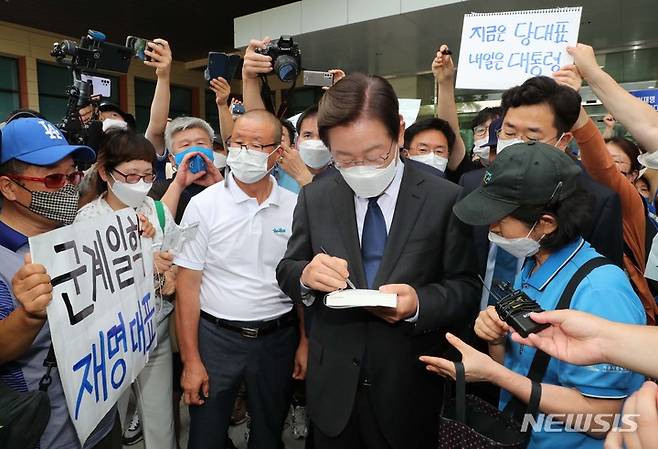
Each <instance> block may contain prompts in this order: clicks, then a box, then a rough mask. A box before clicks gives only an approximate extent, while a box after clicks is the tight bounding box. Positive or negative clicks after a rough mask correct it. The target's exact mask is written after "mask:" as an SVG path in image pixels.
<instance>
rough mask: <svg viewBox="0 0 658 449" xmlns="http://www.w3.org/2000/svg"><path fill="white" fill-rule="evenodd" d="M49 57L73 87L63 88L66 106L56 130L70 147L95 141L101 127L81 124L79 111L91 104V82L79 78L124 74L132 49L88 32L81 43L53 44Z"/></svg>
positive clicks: (95, 32) (92, 94)
mask: <svg viewBox="0 0 658 449" xmlns="http://www.w3.org/2000/svg"><path fill="white" fill-rule="evenodd" d="M50 55H51V56H53V57H54V58H55V60H56V61H57V62H58V63H59V64H62V65H64V66H66V67H68V68H69V69H70V71H71V75H72V77H73V83H72V84H71V85H70V86H68V87H67V88H66V95H67V97H68V102H67V105H66V111H65V114H64V118H63V119H62V121H61V122H60V123H58V124H57V127H58V128H59V129H60V130H61V131H62V133H63V134H64V135H65V136H66V139H67V140H68V141H69V143H71V144H74V145H82V144H89V143H90V140H91V141H94V140H96V138H97V137H98V136H96V134H98V133H99V132H101V133H102V126H101V125H100V122H98V121H96V120H94V121H92V122H90V123H87V124H84V123H82V121H81V120H80V109H82V108H84V107H86V106H88V105H89V104H91V103H92V102H93V101H94V100H93V98H94V91H93V83H92V81H91V80H90V79H86V80H85V79H83V76H82V75H83V73H84V74H85V75H86V74H88V73H93V72H94V71H96V70H109V71H113V72H119V73H127V72H128V68H129V67H130V61H131V59H132V57H133V49H131V48H129V47H125V46H122V45H117V44H111V43H109V42H105V34H103V33H101V32H100V31H95V30H89V31H87V35H86V36H83V37H82V38H80V43H77V42H74V41H71V40H63V41H61V42H55V43H54V44H53V49H52V51H51V52H50ZM99 100H100V99H98V101H99ZM99 130H100V131H99Z"/></svg>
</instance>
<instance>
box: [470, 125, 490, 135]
mask: <svg viewBox="0 0 658 449" xmlns="http://www.w3.org/2000/svg"><path fill="white" fill-rule="evenodd" d="M488 130H489V128H488V127H487V126H476V127H475V128H473V134H474V135H475V137H484V135H485V134H487V131H488Z"/></svg>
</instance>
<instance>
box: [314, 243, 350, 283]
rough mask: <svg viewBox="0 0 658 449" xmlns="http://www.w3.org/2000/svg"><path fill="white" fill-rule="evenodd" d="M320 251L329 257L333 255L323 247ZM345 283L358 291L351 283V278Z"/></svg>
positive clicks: (346, 279)
mask: <svg viewBox="0 0 658 449" xmlns="http://www.w3.org/2000/svg"><path fill="white" fill-rule="evenodd" d="M320 249H321V250H322V252H323V253H325V254H326V255H327V256H331V254H329V253H328V252H327V250H326V249H324V247H323V246H321V247H320ZM345 282H347V285H348V287H349V288H351V289H353V290H356V287H355V286H354V284H353V283H352V281H350V278H349V277H348V278H345Z"/></svg>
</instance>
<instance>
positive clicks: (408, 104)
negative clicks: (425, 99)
mask: <svg viewBox="0 0 658 449" xmlns="http://www.w3.org/2000/svg"><path fill="white" fill-rule="evenodd" d="M398 104H399V105H400V115H401V116H402V118H404V127H405V128H409V127H410V126H411V125H413V124H414V122H415V121H416V117H418V113H419V112H420V99H418V98H398Z"/></svg>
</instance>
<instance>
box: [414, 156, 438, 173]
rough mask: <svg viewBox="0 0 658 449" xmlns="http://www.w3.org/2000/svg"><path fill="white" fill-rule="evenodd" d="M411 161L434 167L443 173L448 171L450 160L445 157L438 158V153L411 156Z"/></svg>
mask: <svg viewBox="0 0 658 449" xmlns="http://www.w3.org/2000/svg"><path fill="white" fill-rule="evenodd" d="M409 159H413V160H414V161H418V162H422V163H423V164H427V165H429V166H430V167H434V168H436V169H437V170H439V171H441V172H444V171H446V167H447V166H448V158H447V157H443V156H437V155H436V153H427V154H419V155H416V156H409Z"/></svg>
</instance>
